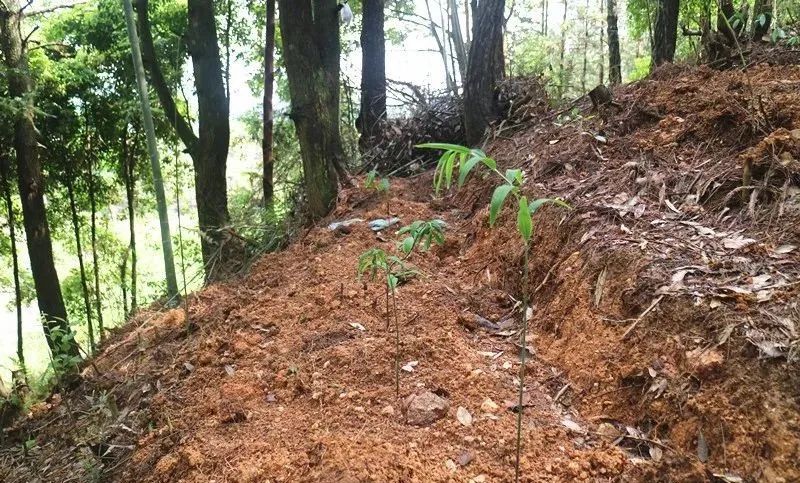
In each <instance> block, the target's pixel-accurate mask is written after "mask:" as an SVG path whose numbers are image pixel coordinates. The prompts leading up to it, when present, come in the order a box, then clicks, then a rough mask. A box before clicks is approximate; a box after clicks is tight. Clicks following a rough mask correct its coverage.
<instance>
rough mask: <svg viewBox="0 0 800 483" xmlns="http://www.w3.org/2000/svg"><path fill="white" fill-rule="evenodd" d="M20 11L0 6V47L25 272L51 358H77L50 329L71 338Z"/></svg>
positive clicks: (9, 3) (69, 343) (71, 345)
mask: <svg viewBox="0 0 800 483" xmlns="http://www.w3.org/2000/svg"><path fill="white" fill-rule="evenodd" d="M21 19H22V12H21V8H20V4H19V0H6V1H5V2H4V3H0V44H1V46H2V50H3V54H4V55H3V57H4V60H5V63H6V66H7V67H8V72H7V73H6V75H7V79H8V94H9V97H10V98H12V99H18V100H19V101H20V104H21V109H20V110H19V111H18V112H17V113H16V119H15V125H14V131H15V133H14V149H15V151H16V154H17V183H18V185H19V196H20V200H21V202H22V217H23V223H24V225H25V234H26V236H27V246H28V255H29V256H30V262H31V273H32V274H33V281H34V285H35V286H36V298H37V301H38V303H39V311H40V312H41V314H42V316H43V326H44V334H45V338H46V339H47V343H48V345H49V346H50V350H51V351H52V352H53V354H54V355H62V354H63V355H68V356H74V357H80V348H79V347H78V343H77V342H76V341H75V340H74V338H68V339H67V340H60V341H59V340H58V338H57V337H54V334H53V331H55V330H58V331H59V332H60V333H61V334H65V335H71V334H72V329H71V328H70V326H69V323H68V322H67V309H66V307H65V306H64V297H63V296H62V294H61V286H60V284H59V281H58V273H57V272H56V265H55V260H54V259H53V245H52V241H51V239H50V226H49V224H48V222H47V211H46V208H45V204H44V180H43V178H42V167H41V163H40V160H39V143H38V140H37V139H36V138H37V132H36V126H35V125H34V121H33V119H34V106H33V98H32V92H33V81H32V80H31V76H30V72H29V71H28V56H27V53H26V52H25V47H26V46H25V45H24V43H23V37H22V31H21V29H20V27H21V26H20V21H21Z"/></svg>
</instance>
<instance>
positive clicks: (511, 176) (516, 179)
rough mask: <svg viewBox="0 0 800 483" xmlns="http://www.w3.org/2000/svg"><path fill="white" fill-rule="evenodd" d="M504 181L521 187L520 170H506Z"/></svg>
mask: <svg viewBox="0 0 800 483" xmlns="http://www.w3.org/2000/svg"><path fill="white" fill-rule="evenodd" d="M506 179H507V180H508V181H509V182H511V183H514V184H516V185H517V186H520V185H522V170H520V169H507V170H506Z"/></svg>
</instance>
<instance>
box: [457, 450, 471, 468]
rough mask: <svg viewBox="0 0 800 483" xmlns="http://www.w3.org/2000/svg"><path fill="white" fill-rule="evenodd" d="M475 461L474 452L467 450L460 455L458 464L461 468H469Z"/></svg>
mask: <svg viewBox="0 0 800 483" xmlns="http://www.w3.org/2000/svg"><path fill="white" fill-rule="evenodd" d="M474 459H475V454H474V453H473V452H472V451H470V450H468V449H465V450H464V451H462V452H460V453H459V454H458V456H457V457H456V462H457V463H458V465H459V466H467V465H468V464H470V463H471V462H472V460H474Z"/></svg>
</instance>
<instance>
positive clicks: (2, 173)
mask: <svg viewBox="0 0 800 483" xmlns="http://www.w3.org/2000/svg"><path fill="white" fill-rule="evenodd" d="M0 183H2V189H3V200H4V201H5V203H6V210H7V211H6V216H7V218H8V239H9V240H10V241H11V273H12V276H13V278H14V305H15V306H16V309H17V362H18V363H19V365H20V367H21V368H24V367H25V351H24V350H23V348H22V342H23V341H22V285H21V284H20V281H19V255H18V254H17V233H16V231H17V220H16V216H15V215H14V203H13V202H12V201H11V161H10V160H9V159H8V152H6V151H5V150H3V151H2V152H0Z"/></svg>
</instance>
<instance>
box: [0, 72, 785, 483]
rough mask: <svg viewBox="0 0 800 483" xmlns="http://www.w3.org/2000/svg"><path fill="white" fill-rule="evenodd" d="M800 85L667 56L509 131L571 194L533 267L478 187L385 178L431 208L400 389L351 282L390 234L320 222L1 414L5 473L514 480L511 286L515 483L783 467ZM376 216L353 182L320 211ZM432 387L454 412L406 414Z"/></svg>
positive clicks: (747, 475) (412, 202) (506, 155)
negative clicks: (519, 451)
mask: <svg viewBox="0 0 800 483" xmlns="http://www.w3.org/2000/svg"><path fill="white" fill-rule="evenodd" d="M798 87H800V70H798V68H796V67H791V66H776V67H767V66H757V67H754V68H752V69H750V70H749V71H748V72H747V73H746V74H742V73H741V72H722V73H720V72H713V71H710V70H707V69H703V68H699V69H688V68H676V67H672V68H669V69H665V70H662V71H661V72H658V73H656V75H655V76H654V77H653V79H651V80H647V81H643V82H640V83H637V84H634V85H630V86H626V87H623V88H621V89H619V90H618V91H617V92H615V95H616V100H617V102H618V103H619V106H620V107H613V108H611V109H610V110H608V111H605V112H602V113H599V114H590V113H589V112H588V109H585V112H584V114H585V115H584V116H578V117H572V118H555V117H544V118H540V119H538V121H537V122H532V123H529V124H526V125H522V126H520V125H518V126H514V127H513V128H510V129H508V130H504V131H503V132H500V133H498V134H497V135H496V136H495V137H494V139H493V140H492V142H491V143H490V145H489V152H490V153H491V154H492V155H494V156H495V157H496V158H497V159H498V160H499V161H500V163H501V164H503V165H505V166H509V167H510V166H519V167H522V168H524V169H525V171H526V173H527V177H528V181H527V183H526V189H528V190H530V192H531V193H533V194H536V195H557V196H561V197H564V198H566V199H568V200H569V201H570V203H571V204H572V206H573V207H574V209H573V210H572V211H570V212H568V213H565V212H561V211H557V210H545V211H543V212H542V213H541V214H539V215H537V219H538V224H537V231H536V236H535V241H534V249H533V253H534V255H533V257H532V260H531V266H530V268H531V279H530V285H529V286H528V287H522V286H521V285H520V259H521V246H520V244H519V241H518V239H517V237H516V235H515V232H514V228H513V221H514V220H513V219H512V218H513V217H512V216H510V215H507V216H504V217H503V218H501V220H500V223H499V226H498V227H497V228H496V229H493V230H490V229H489V228H488V227H487V212H486V204H487V202H488V198H489V196H490V193H491V190H492V185H491V184H490V183H489V181H488V180H484V179H482V178H481V177H480V176H476V177H475V178H474V179H472V180H471V181H470V182H469V183H468V185H467V187H465V188H464V189H462V190H461V191H459V192H453V193H449V194H448V195H447V196H446V197H445V198H443V199H438V200H434V199H433V198H432V196H431V190H430V175H426V176H422V177H420V178H417V179H414V180H408V181H404V180H396V181H393V185H392V196H393V198H392V200H391V204H390V207H391V211H392V213H391V214H392V215H393V216H398V217H400V218H401V219H402V220H403V222H404V223H406V222H411V221H413V220H415V219H431V218H441V219H443V220H445V221H446V222H447V223H448V228H447V242H446V244H445V245H444V246H443V247H439V248H436V249H434V250H433V251H432V252H430V253H427V254H418V255H414V256H413V257H412V258H411V262H412V263H413V264H414V265H415V266H416V267H417V268H418V270H419V271H420V272H421V274H422V275H421V276H419V277H417V278H415V279H413V280H411V281H409V282H408V283H406V284H404V285H402V286H401V287H400V289H399V294H398V295H399V298H398V309H399V311H400V313H399V322H400V329H401V331H400V332H401V361H402V364H404V365H406V369H405V370H403V371H402V374H401V379H400V392H401V399H400V400H398V398H397V397H396V395H395V392H394V370H393V367H394V355H395V348H394V334H393V332H392V331H387V329H386V326H385V322H384V315H385V314H384V310H385V309H384V303H385V299H384V297H385V294H384V292H383V289H382V288H381V286H380V285H379V284H377V283H367V284H364V283H363V282H361V281H359V280H357V278H356V276H355V270H356V262H357V259H358V255H359V254H360V253H362V252H363V251H364V250H366V249H368V248H371V247H373V246H379V247H382V248H384V249H387V250H393V249H394V246H395V243H396V241H397V236H395V235H394V234H393V233H392V232H388V233H383V234H381V235H377V236H376V235H375V234H374V233H373V232H372V231H371V230H370V229H369V228H368V227H367V226H366V224H356V225H353V226H352V227H351V228H350V229H349V230H344V231H331V230H329V229H327V227H319V228H315V229H314V230H312V231H311V232H309V233H308V234H307V235H306V236H305V237H303V238H302V239H300V240H297V241H296V242H295V243H294V244H293V245H292V246H290V247H289V248H288V249H287V250H286V251H284V252H281V253H276V254H272V255H268V256H266V257H265V258H264V259H263V260H261V261H260V262H259V263H258V264H257V265H256V266H255V267H254V268H253V271H252V273H251V275H250V276H248V277H247V278H245V279H243V280H236V281H231V282H229V283H226V284H220V285H215V286H212V287H209V288H207V289H206V290H204V291H202V292H200V293H197V294H194V295H193V296H191V297H190V300H189V305H188V318H187V317H186V313H184V312H183V311H182V310H176V311H171V312H166V313H163V312H147V313H142V314H140V315H139V316H138V317H137V318H136V320H134V321H132V323H131V325H130V326H129V327H127V328H126V329H125V330H123V331H122V332H120V333H119V334H117V335H116V337H115V338H114V339H113V340H112V341H111V342H110V343H109V344H108V345H107V346H106V348H105V351H104V352H103V353H102V354H101V355H100V356H98V358H97V359H96V360H95V361H94V366H93V367H88V368H87V369H86V370H85V371H84V376H85V381H84V383H83V385H82V386H81V387H80V388H78V389H77V390H76V391H74V392H73V393H71V394H69V395H67V396H66V397H64V398H59V397H56V398H54V399H52V400H51V401H49V402H48V406H49V407H45V406H42V407H40V408H36V409H37V410H36V414H35V415H33V416H32V417H31V418H30V419H28V420H26V421H22V422H20V423H19V424H18V425H17V426H15V428H13V429H12V430H11V431H10V432H9V434H8V435H7V436H6V441H5V443H4V444H3V446H2V449H0V479H1V480H3V481H37V479H38V481H87V480H88V479H90V478H96V479H97V480H98V481H99V480H112V481H137V480H138V481H148V482H149V481H152V482H160V481H165V482H166V481H287V482H288V481H420V482H421V481H476V482H477V481H496V482H505V481H512V480H513V460H514V444H513V443H514V423H515V413H514V411H513V410H514V409H515V407H514V404H513V402H511V401H513V400H514V397H515V391H516V387H517V386H516V384H518V380H517V371H518V368H519V358H518V350H519V349H518V348H517V347H515V345H514V342H515V341H516V340H517V339H516V337H517V336H518V326H517V324H516V322H517V321H518V320H519V308H518V305H517V304H516V301H517V300H518V299H519V294H520V293H521V292H522V290H527V291H528V293H529V294H530V296H531V298H532V301H533V305H534V307H533V312H532V314H533V319H532V326H531V329H530V339H529V340H531V341H532V342H531V344H530V345H531V350H532V352H533V354H534V357H533V358H532V360H531V361H530V362H529V366H528V369H529V373H528V374H529V375H528V378H527V380H526V398H525V401H526V403H525V426H524V429H525V430H524V438H523V441H524V454H523V458H522V472H523V475H524V481H574V480H586V481H609V480H611V481H613V480H625V481H651V480H664V481H770V482H772V481H774V482H778V481H786V482H789V481H797V480H800V469H798V463H797V461H798V460H800V447H799V445H800V421H799V420H798V417H799V416H798V396H799V395H800V394H798V391H800V389H798V388H800V384H798V383H800V381H798V366H797V361H796V354H797V352H796V351H797V347H798V346H797V341H798V329H797V327H796V324H798V323H800V316H799V315H798V308H797V293H798V290H799V288H798V287H800V284H799V283H798V282H800V258H798V257H799V256H800V248H797V246H798V245H800V239H798V238H800V237H799V236H798V228H797V226H798V221H800V219H799V218H800V189H798V173H799V172H800V170H798V168H797V163H798V161H797V160H798V159H800V131H797V129H800V89H798ZM745 166H749V167H750V173H751V174H750V177H749V180H748V184H747V187H745V188H740V186H741V185H742V176H743V171H744V168H745ZM385 216H386V213H385V207H384V205H383V203H382V201H381V200H380V199H378V198H377V197H375V196H374V195H370V194H369V193H366V192H364V191H360V190H355V191H353V192H350V193H347V196H346V197H345V199H343V200H342V202H341V204H340V206H339V207H338V209H337V211H336V213H334V215H332V220H333V219H335V220H342V219H349V218H355V217H358V218H363V219H365V220H370V219H374V218H379V217H385ZM332 220H331V221H332ZM475 315H479V316H481V317H483V318H485V319H487V320H488V321H490V322H493V323H495V324H497V325H498V327H494V326H492V325H490V324H484V325H483V326H482V325H481V324H474V323H471V322H470V321H474V320H476V319H475V318H474V316H475ZM425 391H429V392H431V393H434V394H436V395H437V396H438V397H439V398H442V399H444V400H445V401H446V402H447V404H449V409H447V410H446V411H444V412H443V418H442V419H440V420H438V421H436V422H433V423H432V424H430V425H428V426H414V425H409V424H408V421H407V416H408V415H407V414H406V412H405V411H404V402H403V401H402V399H404V398H405V397H407V396H409V395H412V394H420V393H423V392H425ZM467 416H469V417H467ZM25 442H27V443H25ZM23 448H24V449H23Z"/></svg>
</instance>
